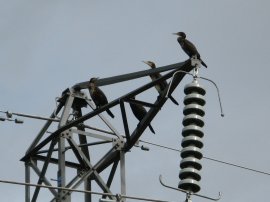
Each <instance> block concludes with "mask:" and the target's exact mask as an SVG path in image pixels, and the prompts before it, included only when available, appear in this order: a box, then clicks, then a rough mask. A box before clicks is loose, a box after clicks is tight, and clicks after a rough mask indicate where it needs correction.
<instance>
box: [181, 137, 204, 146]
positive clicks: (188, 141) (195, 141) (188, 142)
mask: <svg viewBox="0 0 270 202" xmlns="http://www.w3.org/2000/svg"><path fill="white" fill-rule="evenodd" d="M192 145H194V146H195V147H199V148H200V149H201V148H202V147H203V142H202V139H201V138H200V137H198V136H195V135H189V136H186V137H184V138H183V140H182V143H181V146H182V147H183V148H185V147H188V146H192Z"/></svg>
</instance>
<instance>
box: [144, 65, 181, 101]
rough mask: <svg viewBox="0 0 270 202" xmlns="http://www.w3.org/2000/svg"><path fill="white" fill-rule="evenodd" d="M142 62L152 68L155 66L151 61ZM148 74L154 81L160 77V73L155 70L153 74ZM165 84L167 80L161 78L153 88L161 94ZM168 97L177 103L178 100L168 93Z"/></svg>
mask: <svg viewBox="0 0 270 202" xmlns="http://www.w3.org/2000/svg"><path fill="white" fill-rule="evenodd" d="M143 62H144V63H145V64H147V65H148V66H150V67H151V68H152V69H155V68H156V64H155V63H154V62H152V61H143ZM149 76H150V78H151V79H152V81H154V80H157V79H159V78H160V77H161V74H160V73H158V72H157V73H154V74H150V75H149ZM167 85H168V83H167V81H166V80H163V81H160V82H159V83H157V84H156V85H155V88H156V89H157V91H158V93H159V94H161V93H162V92H163V91H164V90H165V88H166V87H167ZM169 98H170V100H171V101H172V102H173V103H174V104H176V105H179V104H178V102H177V101H176V100H175V99H174V98H173V97H172V95H169Z"/></svg>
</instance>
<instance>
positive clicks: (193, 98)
mask: <svg viewBox="0 0 270 202" xmlns="http://www.w3.org/2000/svg"><path fill="white" fill-rule="evenodd" d="M183 102H184V104H185V105H188V104H192V103H194V104H199V105H202V106H204V105H205V103H206V102H205V99H204V96H203V95H200V94H198V93H191V94H188V95H186V96H185V97H184V101H183Z"/></svg>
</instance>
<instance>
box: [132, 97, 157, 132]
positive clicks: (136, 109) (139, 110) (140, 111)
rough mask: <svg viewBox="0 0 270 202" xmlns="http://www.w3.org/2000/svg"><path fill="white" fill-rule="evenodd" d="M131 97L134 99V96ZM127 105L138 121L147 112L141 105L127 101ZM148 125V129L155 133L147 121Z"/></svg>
mask: <svg viewBox="0 0 270 202" xmlns="http://www.w3.org/2000/svg"><path fill="white" fill-rule="evenodd" d="M132 99H135V97H133V98H132ZM129 105H130V108H131V110H132V112H133V114H134V116H135V117H136V118H137V119H138V120H139V121H141V120H142V119H143V118H144V117H145V115H146V113H147V111H146V109H145V108H144V107H143V106H142V105H139V104H135V103H129ZM148 127H149V129H150V130H151V132H152V133H154V134H156V133H155V131H154V129H153V127H152V126H151V125H150V123H149V125H148Z"/></svg>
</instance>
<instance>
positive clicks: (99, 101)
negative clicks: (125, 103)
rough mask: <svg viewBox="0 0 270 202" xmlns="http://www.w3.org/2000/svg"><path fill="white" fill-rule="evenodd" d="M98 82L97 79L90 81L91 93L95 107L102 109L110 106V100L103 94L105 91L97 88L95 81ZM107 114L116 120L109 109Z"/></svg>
mask: <svg viewBox="0 0 270 202" xmlns="http://www.w3.org/2000/svg"><path fill="white" fill-rule="evenodd" d="M96 80H97V78H91V79H90V81H89V84H90V85H89V86H90V87H89V89H88V90H89V93H90V95H91V97H92V100H93V101H94V103H95V105H96V107H97V108H99V107H102V106H104V105H106V104H108V100H107V97H106V95H105V94H104V93H103V91H102V90H101V89H100V88H99V87H97V86H96V84H95V81H96ZM106 112H107V113H108V114H109V115H110V116H111V117H112V118H114V115H113V113H112V112H111V111H110V109H107V110H106Z"/></svg>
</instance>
